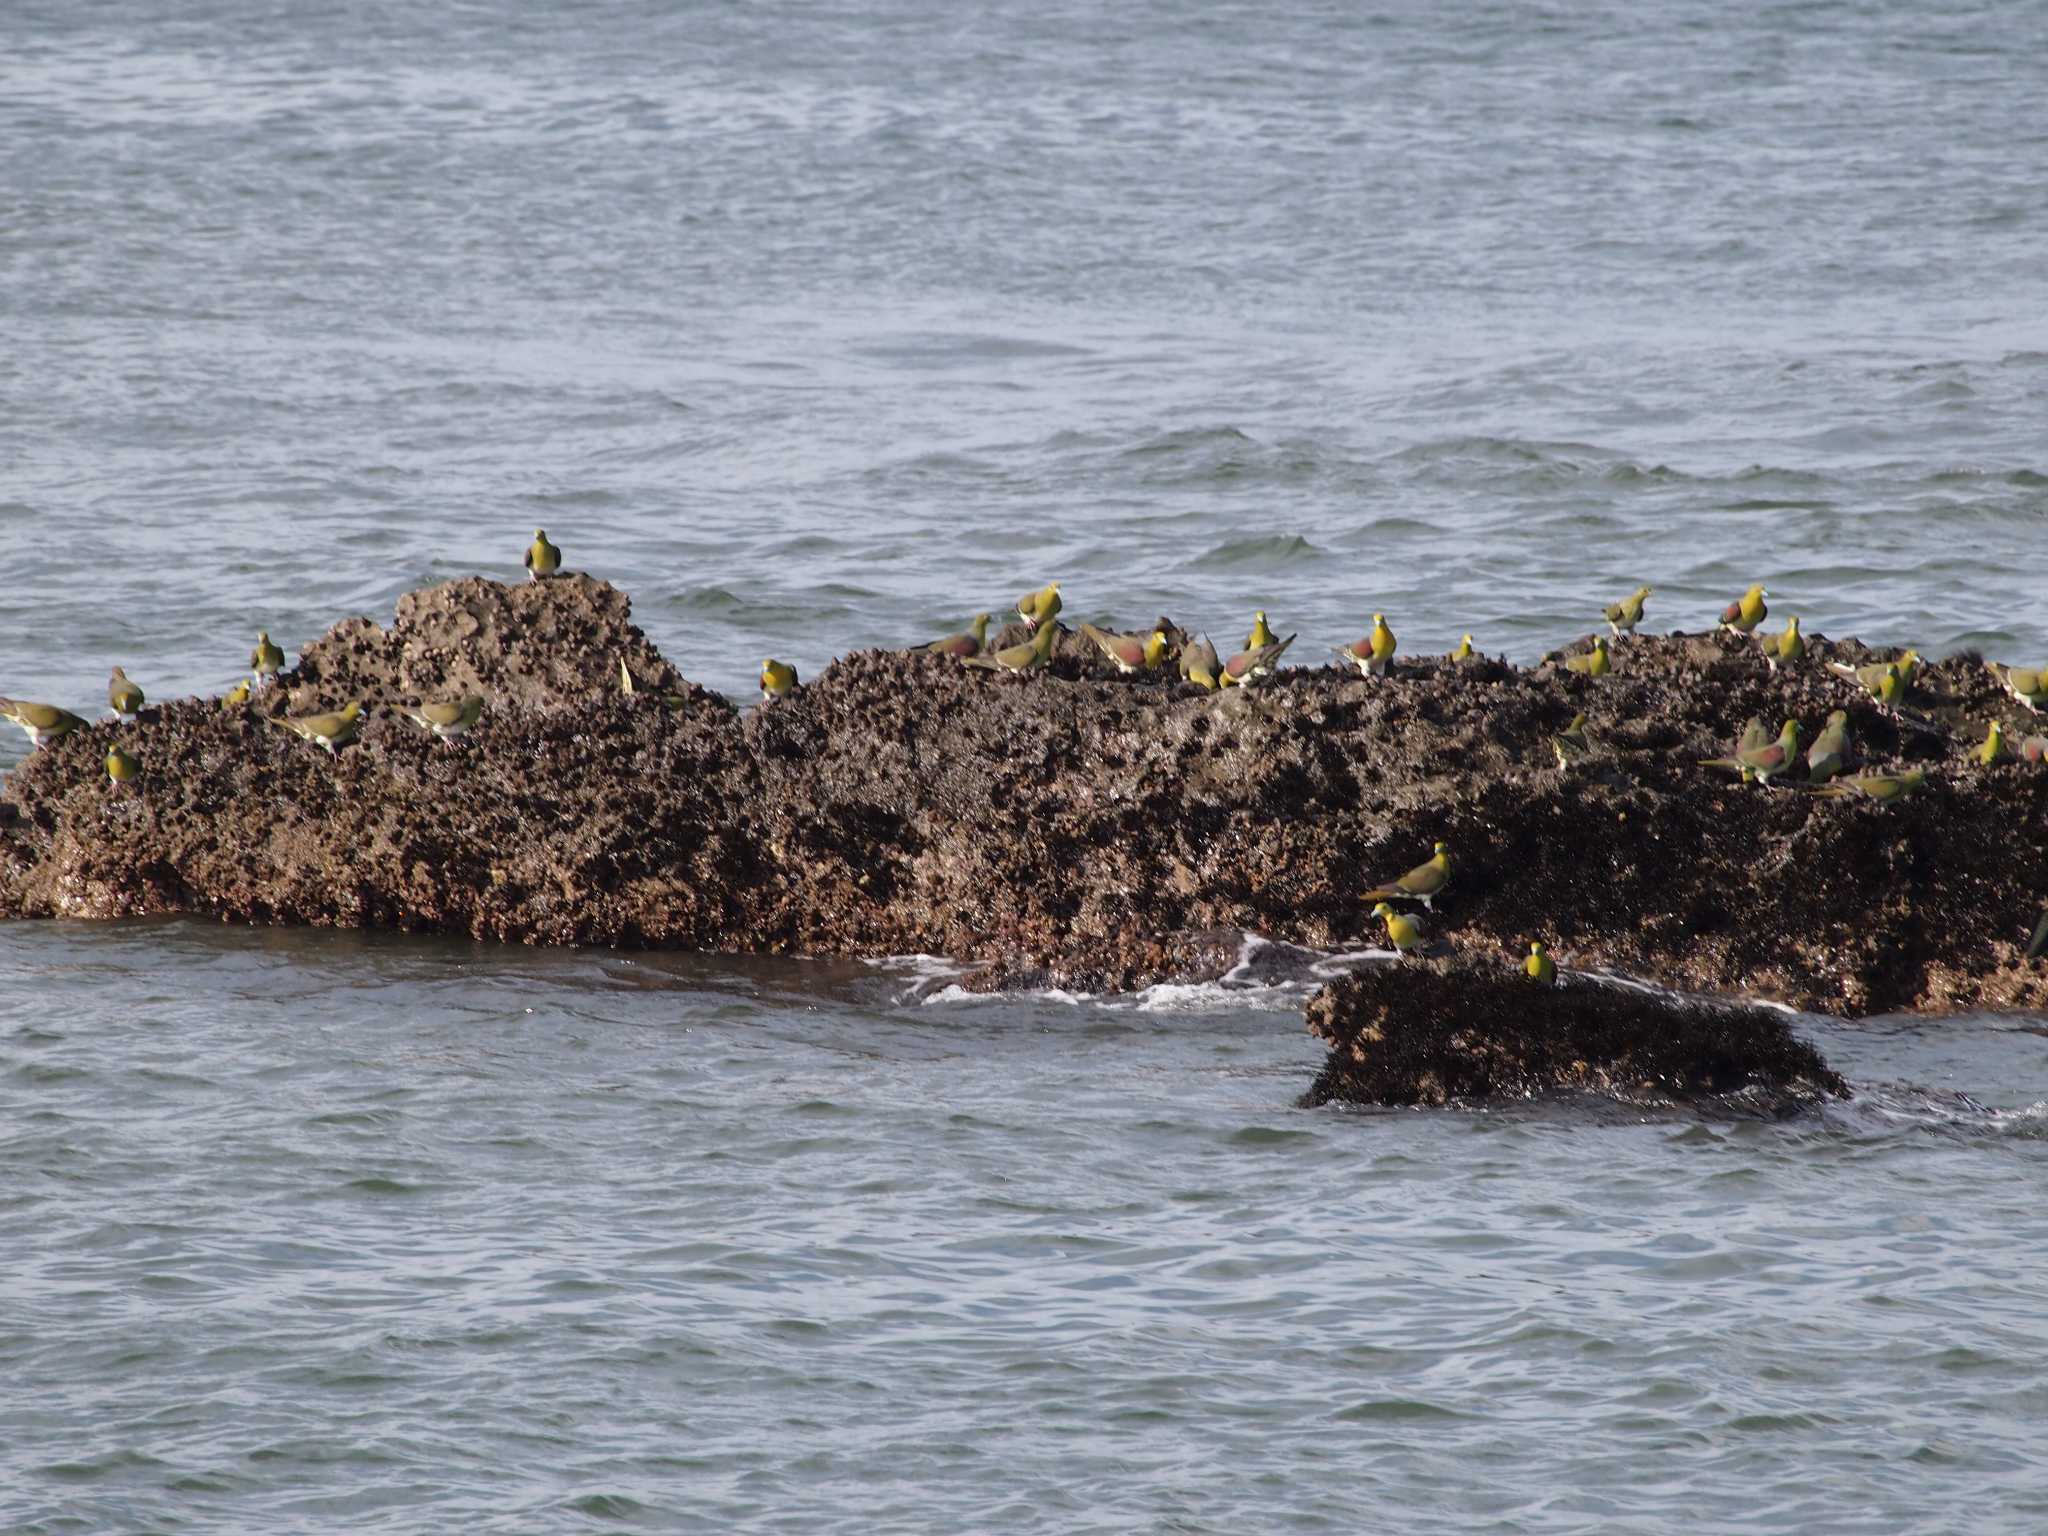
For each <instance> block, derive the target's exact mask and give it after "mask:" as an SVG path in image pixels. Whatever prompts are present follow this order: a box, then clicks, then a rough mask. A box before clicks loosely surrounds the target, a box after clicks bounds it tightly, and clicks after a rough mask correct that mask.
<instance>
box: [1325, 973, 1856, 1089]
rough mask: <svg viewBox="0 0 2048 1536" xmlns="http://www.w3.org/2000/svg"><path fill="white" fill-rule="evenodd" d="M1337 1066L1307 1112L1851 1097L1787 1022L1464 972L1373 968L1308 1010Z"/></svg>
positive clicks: (1614, 988) (1582, 983) (1742, 1009)
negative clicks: (1572, 1100)
mask: <svg viewBox="0 0 2048 1536" xmlns="http://www.w3.org/2000/svg"><path fill="white" fill-rule="evenodd" d="M1308 1027H1309V1032H1310V1033H1311V1034H1314V1035H1315V1036H1317V1037H1318V1038H1320V1039H1322V1040H1326V1041H1328V1042H1329V1045H1330V1055H1329V1059H1328V1060H1327V1061H1326V1062H1325V1063H1324V1066H1323V1070H1322V1072H1321V1073H1320V1074H1319V1075H1318V1076H1317V1078H1316V1081H1315V1085H1314V1086H1313V1087H1312V1088H1310V1089H1309V1091H1308V1093H1307V1094H1306V1095H1305V1096H1304V1097H1303V1099H1302V1102H1303V1103H1304V1104H1307V1105H1311V1106H1313V1105H1318V1104H1326V1103H1329V1102H1331V1101H1333V1100H1336V1101H1341V1102H1344V1103H1351V1104H1393V1105H1406V1104H1422V1105H1446V1104H1456V1103H1466V1102H1476V1101H1480V1100H1485V1099H1497V1098H1503V1097H1509V1098H1519V1097H1530V1096H1534V1095H1537V1094H1545V1093H1555V1092H1558V1091H1560V1090H1563V1091H1580V1092H1591V1093H1600V1094H1604V1095H1606V1096H1608V1097H1611V1098H1618V1099H1623V1100H1626V1101H1627V1102H1630V1103H1634V1104H1643V1105H1653V1104H1654V1105H1676V1106H1684V1107H1687V1108H1703V1107H1711V1108H1713V1109H1714V1110H1715V1111H1716V1112H1717V1113H1735V1114H1742V1115H1761V1116H1766V1117H1771V1118H1776V1117H1778V1116H1782V1115H1788V1114H1794V1113H1797V1112H1799V1111H1800V1110H1804V1109H1809V1108H1812V1107H1813V1106H1815V1105H1817V1104H1819V1103H1821V1102H1823V1101H1825V1100H1827V1099H1841V1098H1847V1097H1848V1096H1849V1090H1848V1088H1847V1086H1846V1085H1845V1084H1844V1083H1843V1082H1842V1080H1841V1078H1840V1077H1838V1076H1837V1075H1836V1074H1835V1073H1834V1072H1833V1071H1831V1070H1830V1069H1829V1067H1828V1065H1827V1063H1826V1062H1824V1061H1822V1060H1821V1057H1820V1053H1819V1052H1818V1051H1816V1050H1815V1049H1814V1048H1813V1047H1812V1046H1811V1045H1808V1044H1807V1043H1806V1042H1805V1041H1803V1040H1801V1039H1800V1038H1799V1037H1798V1036H1797V1035H1796V1034H1794V1033H1793V1031H1792V1027H1791V1023H1790V1020H1789V1019H1788V1018H1787V1016H1786V1015H1785V1014H1784V1013H1783V1012H1781V1011H1780V1010H1777V1009H1773V1008H1765V1007H1759V1006H1756V1005H1754V1004H1738V1003H1722V1002H1704V1001H1701V1000H1698V999H1689V998H1682V997H1678V996H1676V995H1674V994H1672V993H1668V992H1658V991H1652V990H1650V989H1647V988H1643V987H1639V986H1622V985H1616V984H1614V983H1612V982H1601V981H1597V980H1593V979H1590V978H1584V977H1574V976H1565V977H1562V978H1560V980H1559V982H1558V983H1557V984H1556V985H1553V986H1539V985H1537V984H1536V983H1534V982H1532V981H1530V980H1529V979H1528V978H1527V977H1525V976H1522V975H1519V974H1518V973H1516V972H1514V971H1511V970H1509V969H1508V968H1507V967H1505V966H1499V965H1490V964H1480V963H1475V962H1473V961H1469V960H1457V961H1447V962H1432V961H1403V962H1400V963H1398V964H1382V965H1375V966H1372V967H1370V968H1369V969H1366V970H1363V971H1359V972H1357V973H1355V974H1353V975H1349V976H1345V977H1342V978H1340V979H1339V980H1337V981H1333V982H1331V983H1330V984H1329V985H1328V986H1326V987H1324V988H1323V989H1322V990H1321V991H1319V992H1317V993H1316V995H1315V996H1314V997H1312V998H1310V999H1309V1002H1308Z"/></svg>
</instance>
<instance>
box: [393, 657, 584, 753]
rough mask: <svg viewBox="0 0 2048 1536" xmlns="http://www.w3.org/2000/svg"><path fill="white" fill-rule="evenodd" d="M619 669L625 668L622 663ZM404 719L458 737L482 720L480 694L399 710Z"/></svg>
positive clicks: (442, 733)
mask: <svg viewBox="0 0 2048 1536" xmlns="http://www.w3.org/2000/svg"><path fill="white" fill-rule="evenodd" d="M619 665H620V666H621V667H623V666H625V663H624V662H623V661H622V662H620V663H619ZM399 713H401V714H402V715H404V716H405V718H406V719H408V720H410V721H412V723H413V724H414V725H417V726H419V727H421V728H422V729H424V730H429V731H432V732H433V733H434V734H435V735H436V736H438V737H440V738H441V739H442V740H443V741H446V740H448V739H449V738H450V737H452V736H460V735H461V734H462V733H463V732H464V731H466V730H468V729H469V728H470V727H471V726H472V725H475V724H476V723H477V721H479V720H481V719H482V718H483V713H484V701H483V696H482V695H481V694H476V693H471V694H465V695H463V697H461V698H459V699H448V700H445V701H443V702H441V703H437V704H422V705H421V706H420V707H419V708H418V709H401V710H400V711H399Z"/></svg>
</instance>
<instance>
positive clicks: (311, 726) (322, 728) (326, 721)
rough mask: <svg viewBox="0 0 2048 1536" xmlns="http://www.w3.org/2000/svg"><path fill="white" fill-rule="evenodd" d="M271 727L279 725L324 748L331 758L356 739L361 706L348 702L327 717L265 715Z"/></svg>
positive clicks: (361, 715) (361, 712) (361, 716)
mask: <svg viewBox="0 0 2048 1536" xmlns="http://www.w3.org/2000/svg"><path fill="white" fill-rule="evenodd" d="M264 718H265V719H266V720H269V721H270V722H271V724H273V725H281V726H283V727H284V728H285V729H286V730H288V731H290V732H291V733H292V734H293V735H295V736H303V737H304V738H305V739H306V740H307V741H310V742H312V743H313V744H314V745H315V746H320V747H325V748H326V749H327V752H328V755H329V756H330V757H331V756H333V754H334V750H335V748H337V747H345V746H347V745H348V744H349V743H350V742H352V741H354V740H355V739H356V729H357V727H358V726H359V725H360V724H361V723H362V718H363V706H362V705H361V704H360V703H358V702H353V701H352V702H350V703H349V704H348V705H347V706H346V707H345V708H343V709H340V710H337V711H335V712H334V713H333V714H328V715H265V716H264Z"/></svg>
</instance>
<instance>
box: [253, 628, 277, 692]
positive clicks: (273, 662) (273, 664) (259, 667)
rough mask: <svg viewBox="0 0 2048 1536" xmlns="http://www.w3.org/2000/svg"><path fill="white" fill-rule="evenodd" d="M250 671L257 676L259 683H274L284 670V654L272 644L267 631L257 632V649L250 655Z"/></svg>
mask: <svg viewBox="0 0 2048 1536" xmlns="http://www.w3.org/2000/svg"><path fill="white" fill-rule="evenodd" d="M249 670H250V671H251V672H254V673H255V674H256V681H257V682H258V683H268V682H272V681H274V680H275V679H276V677H277V674H278V673H280V672H282V671H283V670H284V652H283V651H282V650H280V649H279V648H278V647H277V646H274V645H272V644H271V643H270V631H269V630H267V629H263V630H258V631H257V632H256V649H255V650H253V651H251V652H250V653H249Z"/></svg>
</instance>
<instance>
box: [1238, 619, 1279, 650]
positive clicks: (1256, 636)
mask: <svg viewBox="0 0 2048 1536" xmlns="http://www.w3.org/2000/svg"><path fill="white" fill-rule="evenodd" d="M1277 638H1278V637H1277V636H1276V635H1275V634H1274V633H1273V626H1272V625H1270V624H1268V623H1267V622H1266V610H1265V609H1263V608H1261V609H1260V610H1259V611H1258V612H1257V613H1255V614H1253V615H1252V628H1251V633H1250V634H1248V635H1246V636H1245V637H1244V648H1245V649H1246V650H1248V651H1256V650H1257V649H1258V648H1259V647H1260V646H1262V645H1271V644H1272V643H1273V642H1274V640H1275V639H1277Z"/></svg>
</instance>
